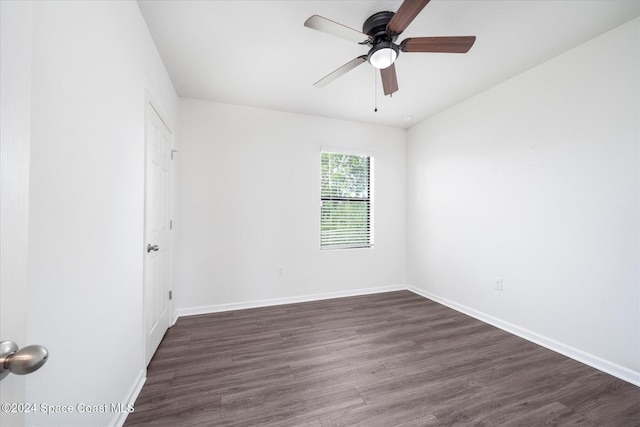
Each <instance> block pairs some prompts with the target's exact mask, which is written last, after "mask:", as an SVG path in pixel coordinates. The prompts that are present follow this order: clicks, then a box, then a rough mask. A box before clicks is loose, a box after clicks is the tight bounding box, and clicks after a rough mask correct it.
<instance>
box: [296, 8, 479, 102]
mask: <svg viewBox="0 0 640 427" xmlns="http://www.w3.org/2000/svg"><path fill="white" fill-rule="evenodd" d="M427 3H429V0H404V2H403V3H402V4H401V5H400V8H399V9H398V11H397V12H396V13H393V12H378V13H375V14H373V15H371V16H370V17H369V18H367V20H366V21H364V25H363V26H362V32H360V31H358V30H354V29H353V28H350V27H347V26H346V25H342V24H339V23H337V22H335V21H332V20H330V19H327V18H323V17H322V16H319V15H313V16H311V17H310V18H309V19H307V20H306V21H305V23H304V26H305V27H308V28H312V29H314V30H318V31H322V32H324V33H327V34H332V35H334V36H337V37H341V38H343V39H346V40H349V41H352V42H355V43H358V44H361V45H363V46H365V45H366V46H369V52H368V53H367V54H366V55H361V56H358V57H357V58H355V59H353V60H351V61H349V62H347V63H346V64H344V65H343V66H342V67H340V68H338V69H337V70H335V71H333V72H332V73H330V74H329V75H327V76H325V77H323V78H322V79H320V80H318V81H317V82H315V83H314V86H315V87H324V86H326V85H328V84H329V83H331V82H332V81H334V80H335V79H337V78H338V77H340V76H342V75H343V74H346V73H347V72H348V71H351V70H353V69H354V68H356V67H357V66H358V65H360V64H362V63H363V62H365V61H369V63H370V64H371V65H373V66H374V67H375V68H378V69H379V70H380V76H381V80H382V87H383V90H384V94H385V95H391V94H392V93H394V92H396V91H397V90H398V78H397V76H396V68H395V65H394V62H395V60H396V58H397V57H398V55H399V54H400V52H401V51H402V52H441V53H466V52H468V51H469V49H471V46H473V43H474V42H475V41H476V37H475V36H459V37H410V38H408V39H404V40H403V41H402V42H401V43H400V44H396V43H395V41H396V39H397V38H398V36H399V35H400V34H401V33H402V32H403V31H404V30H405V29H406V28H407V27H408V26H409V24H410V23H411V21H413V19H414V18H415V17H416V16H418V14H419V13H420V11H421V10H422V9H423V8H424V7H425V6H426V5H427Z"/></svg>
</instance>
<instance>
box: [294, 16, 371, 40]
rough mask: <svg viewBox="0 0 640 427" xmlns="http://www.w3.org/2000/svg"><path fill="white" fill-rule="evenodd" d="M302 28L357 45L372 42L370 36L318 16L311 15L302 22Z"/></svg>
mask: <svg viewBox="0 0 640 427" xmlns="http://www.w3.org/2000/svg"><path fill="white" fill-rule="evenodd" d="M304 26H305V27H307V28H311V29H314V30H318V31H322V32H323V33H327V34H331V35H333V36H337V37H342V38H343V39H347V40H349V41H352V42H356V43H359V44H365V43H368V42H369V41H371V40H372V39H371V37H370V36H368V35H366V34H364V33H361V32H360V31H358V30H354V29H353V28H350V27H347V26H346V25H342V24H339V23H337V22H334V21H332V20H330V19H327V18H323V17H322V16H319V15H313V16H311V17H310V18H309V19H307V20H306V21H304Z"/></svg>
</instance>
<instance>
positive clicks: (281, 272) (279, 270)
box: [276, 265, 284, 276]
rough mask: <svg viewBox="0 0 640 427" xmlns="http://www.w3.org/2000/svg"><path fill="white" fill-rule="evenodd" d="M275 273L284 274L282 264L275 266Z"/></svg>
mask: <svg viewBox="0 0 640 427" xmlns="http://www.w3.org/2000/svg"><path fill="white" fill-rule="evenodd" d="M276 275H278V276H284V267H283V266H281V265H279V266H278V267H277V268H276Z"/></svg>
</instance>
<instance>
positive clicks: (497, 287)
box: [494, 277, 503, 291]
mask: <svg viewBox="0 0 640 427" xmlns="http://www.w3.org/2000/svg"><path fill="white" fill-rule="evenodd" d="M494 289H495V290H496V291H502V290H503V287H502V277H496V279H495V286H494Z"/></svg>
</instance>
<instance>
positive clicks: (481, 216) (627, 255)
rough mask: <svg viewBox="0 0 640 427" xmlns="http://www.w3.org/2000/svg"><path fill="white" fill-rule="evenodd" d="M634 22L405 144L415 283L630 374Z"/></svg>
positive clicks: (636, 363) (638, 343)
mask: <svg viewBox="0 0 640 427" xmlns="http://www.w3.org/2000/svg"><path fill="white" fill-rule="evenodd" d="M639 26H640V21H639V20H638V19H635V20H633V21H631V22H629V23H627V24H625V25H623V26H621V27H619V28H617V29H615V30H613V31H611V32H609V33H606V34H604V35H602V36H600V37H598V38H596V39H594V40H592V41H589V42H587V43H585V44H584V45H582V46H579V47H578V48H576V49H573V50H571V51H569V52H567V53H565V54H563V55H560V56H558V57H556V58H555V59H553V60H551V61H549V62H547V63H544V64H542V65H540V66H538V67H536V68H534V69H531V70H529V71H528V72H526V73H524V74H522V75H520V76H518V77H516V78H513V79H511V80H509V81H506V82H504V83H503V84H501V85H499V86H497V87H495V88H493V89H491V90H489V91H487V92H485V93H482V94H481V95H479V96H476V97H474V98H472V99H470V100H467V101H465V102H463V103H461V104H459V105H457V106H455V107H453V108H451V109H450V110H448V111H445V112H443V113H441V114H439V115H437V116H435V117H433V118H431V119H429V120H427V121H426V122H423V123H421V124H420V125H418V126H415V127H414V128H412V129H411V130H410V132H409V148H408V159H409V160H408V170H409V175H408V188H409V190H408V200H409V205H408V206H409V207H408V218H409V221H408V227H409V238H408V248H409V249H408V253H409V258H408V259H409V260H408V277H409V283H410V284H411V285H413V286H415V287H416V288H418V289H419V290H421V291H424V293H425V294H428V295H431V296H434V297H437V298H440V299H441V300H442V301H445V302H448V303H451V304H452V305H455V306H458V307H461V308H463V309H467V310H468V311H471V312H475V313H476V314H480V315H482V316H485V318H489V319H494V320H496V321H497V323H502V324H504V325H509V324H510V325H511V326H513V327H514V328H515V329H517V330H520V331H521V332H522V331H525V332H526V333H529V336H530V337H538V338H542V341H546V343H551V344H553V343H554V342H555V343H556V344H558V345H557V347H559V348H564V349H565V350H569V351H570V352H571V351H574V350H575V354H576V355H578V356H581V357H583V358H584V359H590V361H592V362H596V363H601V364H602V365H603V366H609V367H612V368H613V369H614V370H615V369H618V371H619V372H622V373H623V374H624V373H625V372H626V374H629V376H628V377H629V378H631V379H632V380H633V379H634V378H635V380H636V381H640V376H639V375H638V374H639V373H640V307H639V305H640V286H639V283H640V280H639V279H640V278H639V268H640V266H639V262H638V261H639V250H640V245H639V231H640V230H639V216H640V210H639V204H640V200H639V193H640V186H639V170H640V163H639V154H640V152H639V143H640V137H639V127H638V126H639V125H638V122H639V120H640V111H639V105H640V84H639V83H640V82H639V80H640V67H639V62H640V61H639V55H640V45H639V40H640V37H639V35H640V34H639V32H640V30H639ZM495 277H502V278H503V280H504V291H502V292H499V291H496V290H494V289H493V288H494V278H495Z"/></svg>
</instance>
